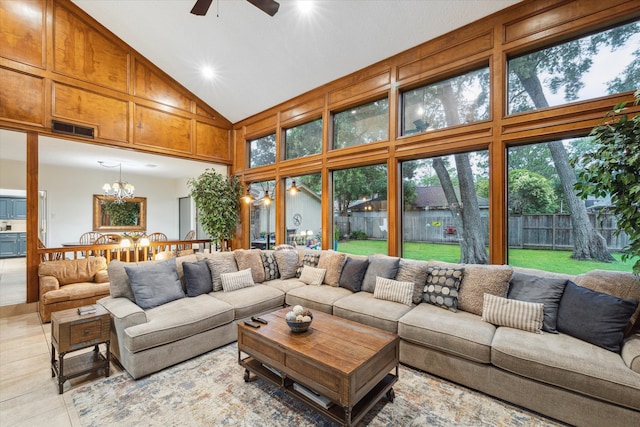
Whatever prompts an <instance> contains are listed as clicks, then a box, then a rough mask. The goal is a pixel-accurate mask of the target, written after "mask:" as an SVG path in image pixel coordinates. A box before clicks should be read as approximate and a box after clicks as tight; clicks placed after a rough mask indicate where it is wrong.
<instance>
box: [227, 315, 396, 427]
mask: <svg viewBox="0 0 640 427" xmlns="http://www.w3.org/2000/svg"><path fill="white" fill-rule="evenodd" d="M289 310H290V308H284V309H282V310H279V311H276V312H274V313H270V314H267V315H264V316H262V318H263V319H265V320H267V321H268V322H269V324H268V325H262V326H261V327H260V328H257V329H256V328H252V327H249V326H247V325H245V324H244V323H239V324H238V362H239V363H240V365H242V366H244V367H245V374H244V379H245V381H247V382H248V381H250V380H251V379H253V377H252V376H251V374H252V373H253V374H254V375H255V376H258V377H260V378H263V379H265V380H267V381H269V382H271V383H272V384H274V385H276V386H278V387H280V388H281V389H282V390H284V391H285V392H286V393H289V394H291V395H292V396H295V397H297V398H298V399H300V400H301V401H303V402H305V403H306V404H308V405H310V406H311V407H312V408H314V409H316V410H318V411H320V412H321V413H322V414H324V415H325V416H326V417H328V418H329V419H331V420H332V421H334V422H336V423H338V424H341V425H347V426H350V425H354V424H357V423H358V421H360V420H361V419H362V418H363V417H364V416H365V415H366V413H367V412H368V411H369V410H370V409H371V408H372V407H373V406H374V405H375V404H376V403H377V402H378V401H379V400H380V399H381V398H382V397H383V396H385V395H386V397H387V398H388V399H389V400H390V401H391V402H393V399H394V392H393V388H392V387H393V384H395V382H396V381H397V379H398V366H399V342H400V339H399V338H398V335H396V334H393V333H390V332H387V331H383V330H380V329H377V328H373V327H371V326H367V325H363V324H360V323H356V322H353V321H350V320H347V319H342V318H340V317H336V316H332V315H329V314H325V313H320V312H314V313H313V323H312V324H311V328H309V330H308V331H306V332H302V333H292V332H291V330H290V329H289V327H288V326H287V323H286V322H285V320H284V317H285V314H286V313H287V312H288V311H289ZM243 353H244V354H245V355H243ZM300 385H301V386H303V387H304V388H306V389H307V390H304V388H302V389H301V387H300ZM319 396H320V397H319ZM323 399H325V400H326V401H327V402H328V403H326V404H324V402H323Z"/></svg>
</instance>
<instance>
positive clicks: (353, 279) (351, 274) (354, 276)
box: [338, 257, 369, 292]
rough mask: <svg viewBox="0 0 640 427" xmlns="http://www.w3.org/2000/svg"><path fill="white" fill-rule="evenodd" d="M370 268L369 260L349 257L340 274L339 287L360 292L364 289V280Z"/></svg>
mask: <svg viewBox="0 0 640 427" xmlns="http://www.w3.org/2000/svg"><path fill="white" fill-rule="evenodd" d="M368 266H369V260H368V259H366V258H365V259H357V258H352V257H347V259H346V260H345V262H344V266H343V267H342V273H340V281H339V282H338V285H339V286H340V287H341V288H345V289H349V290H350V291H352V292H360V290H361V289H362V280H363V279H364V275H365V273H366V272H367V267H368Z"/></svg>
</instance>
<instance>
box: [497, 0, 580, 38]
mask: <svg viewBox="0 0 640 427" xmlns="http://www.w3.org/2000/svg"><path fill="white" fill-rule="evenodd" d="M578 16H579V15H578V4H577V2H575V1H571V2H566V3H564V4H561V5H556V7H552V8H547V9H544V10H542V11H540V12H538V13H535V14H532V15H530V16H528V17H526V18H523V19H520V20H518V21H515V22H511V23H508V24H506V25H505V26H504V41H505V43H509V42H512V41H514V40H518V39H521V38H524V37H526V36H529V35H532V34H535V33H539V32H541V31H543V30H546V29H548V28H552V27H555V26H558V25H560V24H564V23H566V22H568V21H570V20H573V19H575V18H576V17H578Z"/></svg>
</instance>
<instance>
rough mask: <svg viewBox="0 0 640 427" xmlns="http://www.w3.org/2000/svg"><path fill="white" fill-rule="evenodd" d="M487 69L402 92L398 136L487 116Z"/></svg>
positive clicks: (469, 121) (474, 120)
mask: <svg viewBox="0 0 640 427" xmlns="http://www.w3.org/2000/svg"><path fill="white" fill-rule="evenodd" d="M489 86H490V85H489V68H482V69H480V70H475V71H471V72H469V73H466V74H462V75H460V76H457V77H453V78H450V79H447V80H443V81H440V82H437V83H433V84H429V85H426V86H422V87H419V88H417V89H411V90H407V91H405V92H404V93H403V94H402V112H401V114H402V128H401V130H400V132H401V135H411V134H414V133H422V132H426V131H430V130H435V129H441V128H445V127H449V126H455V125H459V124H463V123H471V122H476V121H479V120H487V119H489V98H490V97H489Z"/></svg>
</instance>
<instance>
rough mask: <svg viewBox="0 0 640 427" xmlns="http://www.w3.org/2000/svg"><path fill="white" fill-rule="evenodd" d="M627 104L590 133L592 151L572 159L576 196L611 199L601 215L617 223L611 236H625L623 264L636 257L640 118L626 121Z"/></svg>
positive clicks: (639, 245)
mask: <svg viewBox="0 0 640 427" xmlns="http://www.w3.org/2000/svg"><path fill="white" fill-rule="evenodd" d="M634 97H635V102H634V105H638V103H639V102H640V90H638V91H636V92H635V93H634ZM626 106H627V102H622V103H619V104H617V105H616V106H615V107H614V108H613V110H612V111H610V112H609V113H607V115H606V116H605V117H604V119H603V121H602V123H601V124H600V125H598V126H596V127H595V128H593V130H592V131H591V134H590V135H591V136H593V137H594V139H593V149H592V150H591V151H590V152H588V153H586V154H584V155H583V156H582V157H581V158H579V159H576V160H575V161H574V164H575V165H577V166H579V167H578V168H577V169H578V173H577V175H578V182H577V183H576V185H575V188H576V190H578V195H579V196H581V197H583V198H586V197H587V196H589V195H594V196H596V197H601V198H604V197H607V196H609V197H611V206H609V207H607V208H606V209H602V210H600V211H599V212H598V217H600V215H602V214H603V213H604V212H605V211H607V212H608V213H611V214H613V215H614V216H615V217H616V219H617V221H618V228H617V229H616V231H615V232H614V235H616V236H617V235H619V234H620V233H621V232H622V231H624V232H625V233H627V235H628V236H629V245H628V246H627V247H626V248H625V253H623V254H622V259H623V260H628V259H631V258H633V257H640V174H639V173H638V171H640V114H636V115H635V116H634V117H633V118H629V116H628V114H627V113H624V114H623V112H624V111H625V110H626ZM633 272H634V273H635V274H636V275H638V274H640V258H638V259H637V260H636V261H635V263H634V265H633Z"/></svg>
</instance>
